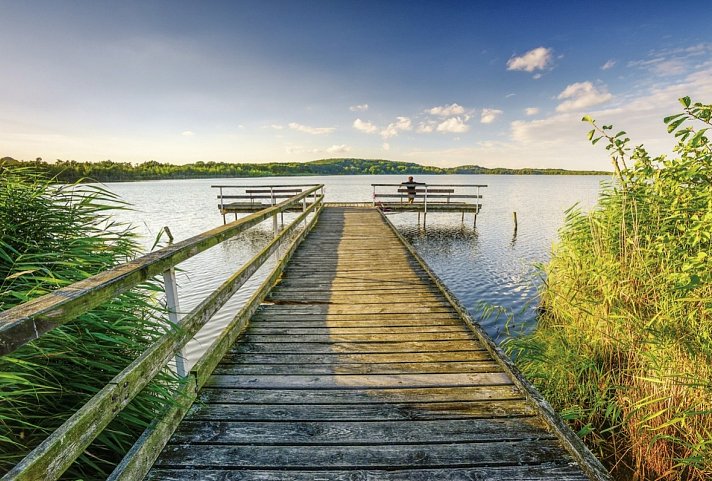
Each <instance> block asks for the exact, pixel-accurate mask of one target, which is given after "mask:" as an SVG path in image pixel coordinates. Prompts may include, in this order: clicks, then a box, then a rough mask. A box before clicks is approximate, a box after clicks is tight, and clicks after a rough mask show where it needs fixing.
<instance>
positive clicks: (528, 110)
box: [524, 107, 539, 117]
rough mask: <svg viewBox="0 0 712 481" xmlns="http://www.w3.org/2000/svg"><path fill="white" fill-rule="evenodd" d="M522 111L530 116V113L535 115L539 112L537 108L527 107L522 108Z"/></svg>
mask: <svg viewBox="0 0 712 481" xmlns="http://www.w3.org/2000/svg"><path fill="white" fill-rule="evenodd" d="M524 113H525V114H527V115H528V116H530V117H531V116H532V115H536V114H538V113H539V108H537V107H527V108H526V109H524Z"/></svg>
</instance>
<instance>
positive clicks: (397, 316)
mask: <svg viewBox="0 0 712 481" xmlns="http://www.w3.org/2000/svg"><path fill="white" fill-rule="evenodd" d="M266 307H269V306H267V305H262V306H261V307H260V310H259V311H257V313H256V314H255V315H254V317H253V318H252V320H253V321H255V322H261V321H279V320H282V321H284V320H294V321H320V322H325V323H331V322H332V321H334V322H336V321H339V322H350V323H366V322H380V321H408V320H410V321H417V322H429V321H431V320H442V319H445V320H456V319H457V318H456V317H455V316H454V314H453V313H452V312H451V311H449V310H444V311H442V312H424V313H421V312H414V313H408V312H386V313H383V312H381V313H369V314H363V315H362V316H353V315H351V314H333V313H329V312H327V313H326V314H325V313H323V312H322V313H319V312H311V313H310V312H302V313H299V314H297V313H294V312H285V311H282V312H273V311H266V310H265V308H266ZM364 325H365V324H364Z"/></svg>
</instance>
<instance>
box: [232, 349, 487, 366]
mask: <svg viewBox="0 0 712 481" xmlns="http://www.w3.org/2000/svg"><path fill="white" fill-rule="evenodd" d="M491 359H492V356H490V354H489V352H487V351H486V350H484V349H482V350H479V351H456V352H410V353H408V354H407V355H404V354H402V353H385V354H384V353H368V354H351V353H335V352H332V353H322V354H284V353H267V354H252V353H241V354H236V353H233V352H229V353H227V354H226V355H225V357H223V359H222V361H221V364H243V365H247V364H258V365H261V364H287V365H308V364H318V365H335V364H343V363H362V364H369V363H377V364H378V363H380V364H384V363H394V364H400V363H403V362H408V363H420V362H428V363H430V362H462V361H489V360H491Z"/></svg>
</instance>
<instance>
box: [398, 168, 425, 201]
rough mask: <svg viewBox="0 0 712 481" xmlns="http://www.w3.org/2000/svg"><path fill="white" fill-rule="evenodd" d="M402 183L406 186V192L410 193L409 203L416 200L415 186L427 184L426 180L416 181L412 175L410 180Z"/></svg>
mask: <svg viewBox="0 0 712 481" xmlns="http://www.w3.org/2000/svg"><path fill="white" fill-rule="evenodd" d="M401 185H402V186H404V187H405V189H406V193H407V194H408V203H409V204H412V203H413V201H414V200H415V186H416V185H425V182H415V181H414V180H413V176H412V175H411V176H409V177H408V182H401Z"/></svg>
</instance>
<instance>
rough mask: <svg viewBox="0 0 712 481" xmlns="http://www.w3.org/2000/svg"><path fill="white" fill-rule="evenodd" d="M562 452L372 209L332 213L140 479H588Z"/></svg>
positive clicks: (533, 408)
mask: <svg viewBox="0 0 712 481" xmlns="http://www.w3.org/2000/svg"><path fill="white" fill-rule="evenodd" d="M565 444H566V442H565V440H564V441H562V436H561V433H560V432H558V431H557V428H556V427H554V426H552V423H551V421H550V420H549V419H547V417H546V416H545V415H542V410H541V406H539V405H537V403H536V402H535V401H532V398H531V395H530V394H527V393H526V392H525V391H524V390H523V389H522V385H521V383H518V382H517V380H516V379H515V378H514V377H513V376H512V374H511V372H510V371H508V370H507V367H506V363H505V364H503V363H502V361H501V359H498V356H497V354H496V351H493V349H492V346H491V345H488V344H487V342H486V340H484V339H483V338H482V336H481V333H479V332H478V331H477V329H476V328H473V327H472V326H471V325H470V324H468V322H467V321H466V319H464V318H463V315H462V312H461V311H460V310H459V308H458V306H456V305H454V304H453V303H452V302H450V300H449V299H448V295H447V293H446V292H445V291H443V290H442V289H441V288H440V287H438V284H437V282H435V280H434V278H433V276H431V274H430V273H429V271H428V270H427V267H425V266H424V265H423V264H421V263H420V261H419V260H418V259H417V258H416V257H414V255H413V254H412V252H411V251H410V249H409V248H408V247H407V246H406V245H405V244H404V243H403V242H402V241H401V239H400V238H399V236H398V234H397V233H396V232H394V230H393V229H391V228H390V227H389V225H388V224H387V221H386V220H384V218H383V216H382V215H381V214H380V213H379V212H378V211H377V210H376V209H372V208H365V207H361V208H356V207H327V208H325V209H324V210H323V211H322V213H321V215H320V217H319V221H318V224H317V226H316V227H315V229H314V230H313V231H312V232H311V233H310V234H309V236H308V237H307V238H306V240H305V241H304V243H303V244H302V245H301V246H300V247H299V248H298V250H297V251H296V253H295V254H294V256H293V257H292V259H291V261H290V263H289V264H288V267H287V269H286V271H285V273H284V275H283V276H282V279H281V281H280V282H279V283H278V284H277V285H276V286H275V287H274V289H273V290H272V291H271V293H270V295H269V297H268V300H267V301H266V302H265V303H264V304H263V305H262V306H261V307H260V309H259V310H258V311H257V313H256V314H255V315H254V316H253V317H252V319H251V320H250V322H249V325H248V327H247V330H246V332H245V334H244V335H243V336H242V337H241V338H240V339H239V340H238V341H237V342H236V343H235V344H234V346H233V347H232V348H231V349H230V351H229V352H228V354H227V355H226V356H225V357H224V358H223V359H222V361H221V362H220V364H219V365H218V366H217V368H216V370H215V371H214V372H213V374H212V376H211V377H210V379H209V380H208V382H207V384H206V385H205V387H204V388H203V390H202V392H201V393H200V395H199V398H198V402H196V403H195V404H194V405H193V406H192V408H191V409H190V411H189V412H188V414H187V416H186V417H185V418H184V420H183V421H182V422H181V424H180V425H179V427H178V429H177V430H176V432H175V433H174V434H173V436H172V438H171V439H170V441H169V443H168V445H167V446H166V447H165V448H164V450H163V452H162V453H161V455H160V456H159V457H158V460H157V461H156V462H155V464H154V466H153V468H152V470H151V471H150V472H149V474H148V476H147V479H150V480H156V481H157V480H191V481H198V480H220V481H228V480H248V479H249V480H262V481H266V480H303V481H306V480H374V481H375V480H399V481H404V480H422V481H425V480H451V481H454V480H471V479H518V480H524V479H526V480H536V479H542V480H543V479H559V480H584V479H593V477H591V478H589V475H590V470H589V469H587V468H586V466H584V464H585V463H581V461H580V459H578V460H577V459H576V457H575V453H573V454H572V452H571V448H570V447H569V448H568V449H567V448H565V447H564V446H565ZM589 455H590V453H589ZM577 461H578V462H577ZM595 469H596V468H595V467H594V468H593V471H594V472H595ZM585 472H589V475H587V474H585Z"/></svg>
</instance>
